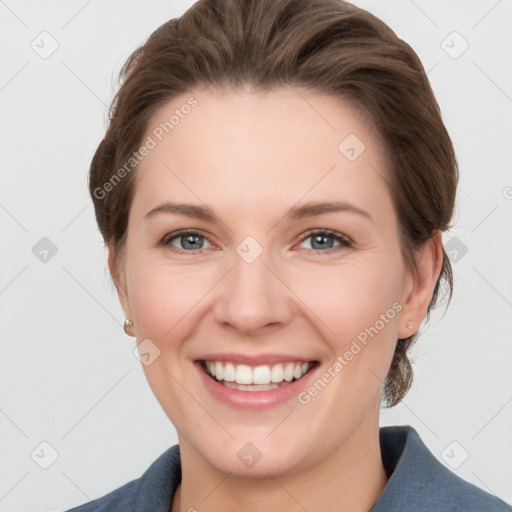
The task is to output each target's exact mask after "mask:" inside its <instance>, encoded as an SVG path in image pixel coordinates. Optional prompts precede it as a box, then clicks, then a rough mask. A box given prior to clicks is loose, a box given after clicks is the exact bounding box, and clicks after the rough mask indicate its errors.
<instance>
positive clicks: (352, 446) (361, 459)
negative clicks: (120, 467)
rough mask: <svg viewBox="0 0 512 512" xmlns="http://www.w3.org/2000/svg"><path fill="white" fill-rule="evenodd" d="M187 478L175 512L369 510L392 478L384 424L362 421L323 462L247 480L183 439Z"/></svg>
mask: <svg viewBox="0 0 512 512" xmlns="http://www.w3.org/2000/svg"><path fill="white" fill-rule="evenodd" d="M180 451H181V453H182V459H181V460H182V481H181V484H180V486H179V487H178V489H177V491H176V494H175V498H174V500H173V504H172V512H185V511H189V510H208V512H221V511H225V510H240V509H241V510H246V511H248V512H263V511H266V510H269V509H270V510H281V511H282V512H288V511H290V512H292V511H297V510H299V509H300V508H302V510H322V511H323V512H331V511H332V512H335V511H336V512H349V511H350V512H368V511H369V510H370V509H371V508H372V506H373V505H374V504H375V502H376V501H377V499H378V498H379V496H380V494H381V493H382V491H383V490H384V487H385V485H386V483H387V476H386V472H385V470H384V467H383V464H382V458H381V452H380V444H379V428H378V420H377V425H376V426H375V425H374V424H372V425H370V426H366V427H365V426H364V425H361V426H360V428H359V429H358V430H357V432H355V433H354V434H353V435H352V436H351V437H350V438H349V439H348V440H347V441H346V442H345V443H344V444H343V446H341V447H339V448H338V449H337V450H333V451H332V452H330V453H329V455H328V456H327V457H325V458H324V459H323V460H322V461H321V462H320V463H318V464H316V465H314V466H312V467H309V468H307V469H304V470H302V471H298V472H293V473H291V474H287V475H281V476H279V477H272V476H271V475H270V474H269V478H261V479H247V478H242V477H237V476H234V475H232V474H229V475H228V474H225V473H223V472H220V471H218V470H217V469H216V468H213V467H212V466H211V465H209V464H206V463H205V462H204V461H202V458H201V457H200V456H199V454H198V453H197V452H196V451H195V450H194V449H193V447H191V446H190V445H188V444H187V443H182V442H181V441H180Z"/></svg>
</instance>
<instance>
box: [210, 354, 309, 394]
mask: <svg viewBox="0 0 512 512" xmlns="http://www.w3.org/2000/svg"><path fill="white" fill-rule="evenodd" d="M318 364H319V363H318V361H308V362H289V363H279V364H272V365H259V366H248V365H245V364H236V363H231V362H226V361H205V360H201V361H200V365H201V368H202V370H203V371H204V372H205V373H206V375H208V376H209V377H210V378H211V379H213V380H215V381H216V382H218V383H219V384H222V385H224V386H225V387H227V388H231V389H236V390H239V391H271V390H273V389H277V388H280V387H284V386H288V385H289V384H291V383H293V382H295V381H297V380H300V379H301V378H302V377H304V375H306V374H307V373H308V372H309V371H311V369H312V368H314V367H316V366H317V365H318Z"/></svg>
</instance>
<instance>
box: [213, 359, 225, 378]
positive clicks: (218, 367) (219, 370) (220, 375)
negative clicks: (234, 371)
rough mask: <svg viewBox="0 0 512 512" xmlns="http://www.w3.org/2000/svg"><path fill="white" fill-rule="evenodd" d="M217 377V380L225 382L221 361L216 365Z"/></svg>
mask: <svg viewBox="0 0 512 512" xmlns="http://www.w3.org/2000/svg"><path fill="white" fill-rule="evenodd" d="M215 377H217V380H223V378H224V367H223V366H222V363H220V362H219V361H217V362H216V363H215Z"/></svg>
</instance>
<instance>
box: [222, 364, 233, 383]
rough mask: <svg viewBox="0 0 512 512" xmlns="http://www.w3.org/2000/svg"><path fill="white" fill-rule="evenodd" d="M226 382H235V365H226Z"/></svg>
mask: <svg viewBox="0 0 512 512" xmlns="http://www.w3.org/2000/svg"><path fill="white" fill-rule="evenodd" d="M224 380H225V381H227V382H234V381H235V365H234V364H233V363H226V364H225V365H224Z"/></svg>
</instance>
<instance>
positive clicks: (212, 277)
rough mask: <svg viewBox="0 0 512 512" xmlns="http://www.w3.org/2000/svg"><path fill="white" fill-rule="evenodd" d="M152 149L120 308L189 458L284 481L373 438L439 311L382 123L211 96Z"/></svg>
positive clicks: (160, 122) (309, 105) (277, 95)
mask: <svg viewBox="0 0 512 512" xmlns="http://www.w3.org/2000/svg"><path fill="white" fill-rule="evenodd" d="M191 97H193V99H191ZM185 105H188V107H185ZM172 116H174V117H172ZM166 123H167V124H166ZM148 137H149V138H148ZM144 142H145V143H146V146H147V148H149V149H148V150H147V151H142V152H141V154H142V153H147V154H146V156H144V157H143V159H142V161H141V162H140V164H139V167H138V169H137V171H136V173H137V176H136V178H137V179H136V188H135V195H134V198H133V203H132V206H131V210H130V215H129V227H128V236H127V243H126V253H125V259H124V264H123V268H122V269H121V273H120V276H121V279H120V283H121V285H120V288H119V291H120V298H121V302H122V305H123V308H124V311H125V313H126V316H127V317H128V318H131V319H132V320H133V322H134V325H135V335H136V338H137V343H140V347H139V351H140V352H141V359H142V361H143V363H144V366H143V368H144V371H145V373H146V376H147V379H148V381H149V384H150V386H151V388H152V389H153V392H154V393H155V395H156V397H157V399H158V400H159V402H160V404H161V405H162V407H163V409H164V410H165V412H166V414H167V415H168V417H169V418H170V420H171V421H172V423H173V424H174V425H175V427H176V429H177V431H178V436H179V441H180V444H181V446H182V450H183V451H184V450H185V447H187V448H186V449H188V454H189V456H191V457H192V456H195V457H196V458H197V460H201V461H202V463H204V464H208V465H209V467H214V468H217V469H219V470H222V471H224V472H230V473H233V474H240V475H251V476H257V475H267V472H270V473H272V474H273V475H278V474H281V473H284V472H286V473H290V472H294V471H299V470H302V469H305V468H307V467H312V466H313V465H314V464H315V463H317V462H318V461H320V460H322V459H325V458H326V457H329V456H330V455H332V454H333V453H336V451H337V450H341V449H342V447H347V446H348V445H350V443H351V442H352V441H353V440H354V439H357V438H359V439H361V438H363V437H364V436H368V435H369V433H371V432H375V431H376V429H377V427H378V411H379V404H380V396H381V391H382V385H383V380H384V379H385V376H386V373H387V371H388V368H389V365H390V362H391V358H392V355H393V351H394V348H395V344H396V340H397V338H399V337H407V336H409V335H411V334H412V332H414V330H415V329H416V328H417V327H418V325H419V323H420V322H421V319H422V318H423V315H424V312H425V311H424V310H423V311H419V312H417V311H413V309H412V306H411V307H409V302H410V294H411V291H412V290H413V287H414V281H413V276H412V275H410V273H408V272H407V271H406V268H405V266H404V263H403V260H402V257H401V253H400V248H399V232H398V224H397V217H396V215H395V212H394V209H393V205H392V201H391V196H390V193H389V190H388V188H387V184H386V180H385V177H386V175H388V168H387V165H386V159H385V155H384V151H383V147H382V146H381V143H380V141H379V139H378V137H377V134H376V133H375V132H374V131H372V129H371V125H370V124H369V123H368V121H365V120H364V119H363V118H362V117H360V116H358V115H357V113H356V111H355V110H353V109H351V108H350V107H349V105H348V104H346V103H344V102H342V101H340V100H339V99H335V98H333V97H330V96H325V95H320V94H313V93H306V92H304V91H303V92H301V93H300V94H299V93H298V91H296V90H295V89H292V88H282V89H276V90H274V91H272V92H267V93H261V92H254V91H251V90H249V89H245V90H238V91H237V92H236V93H234V92H232V91H230V92H226V91H225V92H219V91H214V90H212V89H206V90H202V91H194V92H193V93H190V94H185V95H183V96H181V97H179V98H176V99H175V100H173V101H171V102H169V103H168V104H167V105H165V106H164V107H162V108H160V110H158V111H157V112H156V114H155V115H154V117H153V118H152V120H151V121H150V123H149V125H148V129H147V133H146V136H145V137H144ZM326 204H327V205H331V206H321V205H326ZM178 205H179V206H178ZM333 205H334V206H333ZM183 231H189V232H190V233H188V234H186V235H184V234H183ZM180 233H181V234H180ZM112 261H113V260H112V259H111V260H110V264H111V265H112ZM408 301H409V302H408ZM411 321H412V323H414V327H413V328H412V329H410V330H407V329H406V327H405V325H406V324H409V323H411ZM205 361H206V363H205ZM212 367H213V369H214V371H215V372H216V375H217V377H220V376H221V375H220V373H222V381H219V382H217V381H216V379H214V378H213V377H212V376H210V375H207V374H206V371H208V370H211V369H212ZM308 368H310V369H309V371H308V372H307V373H305V375H303V376H302V377H301V375H302V373H303V372H305V371H306V370H307V369H308ZM292 375H293V376H294V377H293V379H294V380H293V381H292V382H289V379H290V378H292ZM224 377H225V379H224ZM296 377H300V378H298V379H296V380H295V378H296ZM233 379H236V381H235V382H233ZM237 381H238V382H239V383H244V385H242V386H240V388H238V389H234V388H235V387H236V384H237ZM269 381H270V382H269ZM273 381H275V382H273ZM249 382H253V383H254V382H261V383H263V384H250V385H249V384H247V383H249ZM225 383H226V384H225ZM265 383H266V384H265ZM250 386H253V387H250ZM191 454H193V455H191Z"/></svg>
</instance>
